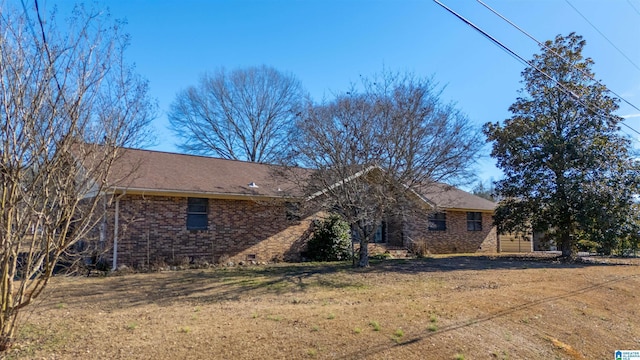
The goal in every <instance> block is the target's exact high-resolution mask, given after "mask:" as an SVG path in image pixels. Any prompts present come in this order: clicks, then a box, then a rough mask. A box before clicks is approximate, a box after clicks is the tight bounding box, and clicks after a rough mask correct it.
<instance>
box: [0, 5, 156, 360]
mask: <svg viewBox="0 0 640 360" xmlns="http://www.w3.org/2000/svg"><path fill="white" fill-rule="evenodd" d="M46 15H47V14H46V13H45V12H44V11H43V10H42V9H39V7H38V2H37V0H36V1H35V3H34V4H33V6H32V7H27V6H26V5H25V6H23V8H21V9H15V8H12V7H10V6H8V5H6V4H4V3H1V4H0V31H1V32H2V37H1V38H0V104H2V105H1V108H0V128H1V131H0V139H1V141H2V143H1V148H0V159H1V162H0V178H1V180H2V181H1V183H0V265H1V270H0V272H1V275H0V304H1V305H0V353H1V352H4V351H6V350H7V349H8V348H9V347H10V345H11V343H12V341H13V336H14V333H15V330H16V328H17V326H18V324H19V314H21V313H22V311H23V309H24V308H25V307H26V306H28V305H29V304H31V303H32V300H33V299H35V298H37V297H38V296H39V295H41V294H42V292H43V290H44V289H45V288H46V286H47V283H48V282H49V280H50V277H51V276H52V274H53V272H54V268H55V266H56V264H57V263H58V261H59V260H60V259H61V258H63V257H65V256H66V254H68V253H69V252H70V251H71V250H72V249H73V248H74V247H75V246H76V245H77V244H79V243H80V242H84V241H86V240H89V239H90V235H91V232H92V229H93V228H94V226H95V225H96V224H97V222H98V221H99V219H100V217H101V209H103V206H102V203H101V201H104V200H105V197H101V196H99V195H100V194H103V193H104V190H105V188H104V187H105V184H106V181H104V180H106V179H107V178H108V176H109V172H110V169H111V165H112V163H113V161H114V159H116V157H117V156H118V149H119V147H121V146H124V145H136V144H139V141H142V140H143V139H146V138H147V137H146V135H148V133H147V124H148V122H149V121H150V119H151V116H152V115H153V114H154V110H155V108H154V106H153V105H152V104H151V102H150V101H149V99H148V96H147V83H146V82H145V81H143V80H142V79H140V78H139V77H138V76H137V75H136V74H135V73H134V72H133V71H132V68H131V67H129V66H127V65H126V64H125V63H124V62H123V51H124V49H125V48H126V46H127V40H128V39H127V36H126V35H124V34H122V32H121V30H122V29H121V24H120V23H118V22H114V21H112V20H110V19H109V16H108V14H105V13H101V12H96V11H89V10H86V9H84V8H83V7H77V8H76V9H75V10H74V13H73V17H72V18H71V19H70V20H69V23H68V26H65V27H64V29H65V31H60V27H58V26H57V25H56V22H55V19H54V18H53V17H52V16H51V17H49V18H48V19H47V20H46V21H45V19H46ZM65 25H67V24H65ZM0 357H1V356H0Z"/></svg>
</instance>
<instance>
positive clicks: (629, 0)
mask: <svg viewBox="0 0 640 360" xmlns="http://www.w3.org/2000/svg"><path fill="white" fill-rule="evenodd" d="M627 3H628V4H629V5H630V6H631V7H632V8H633V10H635V11H636V14H638V15H640V10H638V8H637V7H635V6H634V5H633V3H632V2H631V0H627Z"/></svg>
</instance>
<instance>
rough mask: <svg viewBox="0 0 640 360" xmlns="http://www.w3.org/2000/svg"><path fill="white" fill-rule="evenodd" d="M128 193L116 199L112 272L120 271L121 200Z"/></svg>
mask: <svg viewBox="0 0 640 360" xmlns="http://www.w3.org/2000/svg"><path fill="white" fill-rule="evenodd" d="M126 193H127V192H126V191H124V192H123V193H122V194H120V195H118V196H117V197H116V208H115V214H114V215H113V217H114V219H113V265H112V266H111V271H115V270H117V269H118V227H119V225H118V222H119V219H120V198H122V197H123V196H124V195H125V194H126Z"/></svg>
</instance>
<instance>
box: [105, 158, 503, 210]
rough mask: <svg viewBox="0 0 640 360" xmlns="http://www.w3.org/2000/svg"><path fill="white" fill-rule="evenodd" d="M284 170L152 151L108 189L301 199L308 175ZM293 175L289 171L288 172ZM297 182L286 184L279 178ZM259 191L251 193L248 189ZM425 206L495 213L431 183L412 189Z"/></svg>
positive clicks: (129, 163)
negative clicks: (303, 184)
mask: <svg viewBox="0 0 640 360" xmlns="http://www.w3.org/2000/svg"><path fill="white" fill-rule="evenodd" d="M281 170H284V168H282V167H279V166H274V165H266V164H258V163H252V162H245V161H237V160H226V159H219V158H212V157H206V156H197V155H185V154H176V153H168V152H160V151H152V150H140V149H122V153H121V156H120V157H119V158H118V159H117V160H116V162H115V164H114V167H113V171H112V173H111V175H110V177H109V180H110V181H109V185H110V186H111V187H112V188H115V189H118V190H126V191H128V192H130V193H133V192H141V193H150V194H151V193H166V194H181V195H183V196H184V195H185V194H193V195H196V194H200V195H202V196H211V197H215V196H223V197H224V196H243V197H244V196H247V197H294V196H301V195H302V192H301V191H302V190H301V188H300V185H301V181H300V180H302V179H304V178H306V177H308V175H309V174H310V173H311V172H312V171H311V170H308V169H302V168H294V169H293V170H294V171H293V172H291V171H287V172H284V171H281ZM288 170H291V169H288ZM284 173H286V174H288V176H290V177H291V176H292V174H293V176H294V177H297V179H292V178H288V179H285V178H284V177H283V176H282V174H284ZM252 183H253V184H255V185H257V187H252V186H250V184H252ZM415 190H416V192H417V193H418V194H420V195H421V197H423V198H424V199H425V200H427V202H428V203H429V204H430V205H432V206H435V207H438V208H442V209H467V210H478V211H493V210H494V209H495V207H496V204H495V203H494V202H491V201H489V200H486V199H483V198H481V197H478V196H476V195H473V194H470V193H468V192H465V191H462V190H460V189H457V188H455V187H452V186H450V185H446V184H442V183H433V184H429V185H426V186H423V187H421V188H418V189H415Z"/></svg>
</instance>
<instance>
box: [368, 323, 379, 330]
mask: <svg viewBox="0 0 640 360" xmlns="http://www.w3.org/2000/svg"><path fill="white" fill-rule="evenodd" d="M369 326H371V327H372V328H373V331H380V330H381V329H382V328H381V327H380V323H379V322H377V321H370V322H369Z"/></svg>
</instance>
